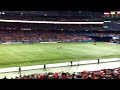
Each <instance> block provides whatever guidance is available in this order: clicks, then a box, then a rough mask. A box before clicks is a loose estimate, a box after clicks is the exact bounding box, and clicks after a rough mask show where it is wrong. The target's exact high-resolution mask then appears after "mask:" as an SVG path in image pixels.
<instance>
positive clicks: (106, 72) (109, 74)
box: [3, 68, 120, 79]
mask: <svg viewBox="0 0 120 90" xmlns="http://www.w3.org/2000/svg"><path fill="white" fill-rule="evenodd" d="M3 79H7V78H6V76H5V77H4V78H3ZM11 79H120V68H114V69H103V70H97V71H83V72H73V73H69V72H63V71H62V72H55V73H52V72H48V73H43V74H32V75H23V76H21V75H20V76H19V77H15V78H11Z"/></svg>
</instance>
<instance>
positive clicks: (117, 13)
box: [104, 11, 120, 17]
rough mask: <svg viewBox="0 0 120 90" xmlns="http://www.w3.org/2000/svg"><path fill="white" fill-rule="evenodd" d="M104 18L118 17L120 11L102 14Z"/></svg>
mask: <svg viewBox="0 0 120 90" xmlns="http://www.w3.org/2000/svg"><path fill="white" fill-rule="evenodd" d="M104 17H120V11H110V12H104Z"/></svg>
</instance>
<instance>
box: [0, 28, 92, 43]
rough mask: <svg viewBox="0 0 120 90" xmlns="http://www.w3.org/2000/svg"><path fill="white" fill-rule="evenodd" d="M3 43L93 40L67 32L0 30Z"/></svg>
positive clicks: (0, 38)
mask: <svg viewBox="0 0 120 90" xmlns="http://www.w3.org/2000/svg"><path fill="white" fill-rule="evenodd" d="M0 33H1V34H0V40H1V42H24V41H31V42H44V41H45V42H50V41H51V42H52V41H63V42H64V41H85V40H91V38H90V37H88V36H83V35H81V34H74V33H72V34H71V33H67V32H51V31H39V30H37V31H35V30H30V31H25V30H6V31H5V30H0Z"/></svg>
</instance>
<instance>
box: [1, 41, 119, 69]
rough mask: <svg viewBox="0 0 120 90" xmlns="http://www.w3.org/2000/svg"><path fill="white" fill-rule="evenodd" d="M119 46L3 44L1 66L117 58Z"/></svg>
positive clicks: (100, 44) (101, 44)
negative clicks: (59, 47)
mask: <svg viewBox="0 0 120 90" xmlns="http://www.w3.org/2000/svg"><path fill="white" fill-rule="evenodd" d="M58 46H61V47H62V48H61V50H60V49H57V47H58ZM119 48H120V45H110V44H105V43H97V45H93V43H51V44H50V43H44V44H40V43H39V44H8V45H3V44H1V45H0V68H5V67H16V66H17V67H18V66H29V65H40V64H52V63H62V62H69V61H71V60H72V61H78V60H79V61H80V60H94V59H98V58H100V59H101V58H117V57H119V56H120V49H119Z"/></svg>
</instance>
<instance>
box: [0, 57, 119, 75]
mask: <svg viewBox="0 0 120 90" xmlns="http://www.w3.org/2000/svg"><path fill="white" fill-rule="evenodd" d="M117 60H118V58H112V59H100V62H109V61H117ZM92 63H97V60H83V61H77V62H73V63H72V65H78V64H92ZM69 65H71V63H70V62H66V63H56V64H47V65H46V68H54V67H64V66H69ZM91 66H92V65H91ZM108 66H110V65H108ZM43 67H44V65H34V66H24V67H21V70H33V69H43ZM86 67H87V65H86ZM18 68H19V67H11V68H2V69H0V73H4V72H15V71H18ZM96 68H97V67H96ZM86 69H87V68H86ZM97 69H98V68H97Z"/></svg>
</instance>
